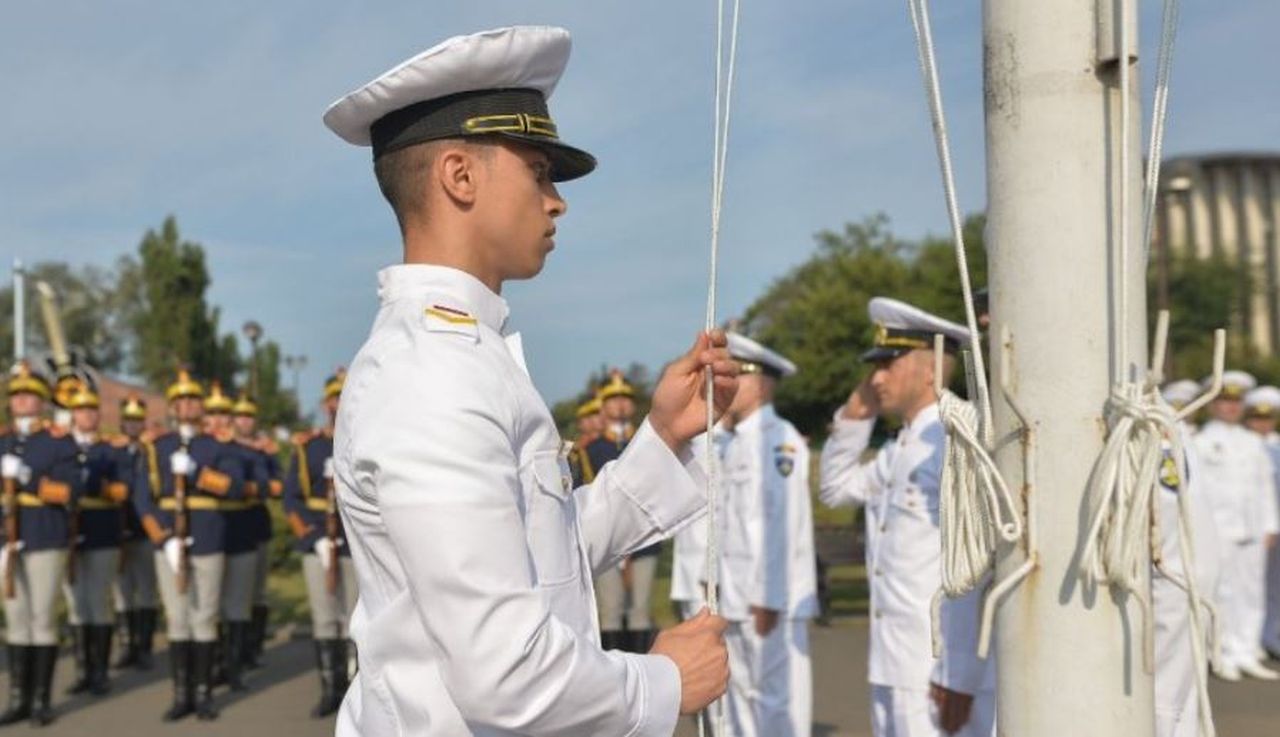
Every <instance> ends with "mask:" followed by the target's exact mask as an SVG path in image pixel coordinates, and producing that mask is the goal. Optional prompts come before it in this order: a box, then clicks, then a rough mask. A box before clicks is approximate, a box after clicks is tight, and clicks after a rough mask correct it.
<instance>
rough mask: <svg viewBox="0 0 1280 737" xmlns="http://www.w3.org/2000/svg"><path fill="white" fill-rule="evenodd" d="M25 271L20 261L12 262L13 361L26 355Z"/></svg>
mask: <svg viewBox="0 0 1280 737" xmlns="http://www.w3.org/2000/svg"><path fill="white" fill-rule="evenodd" d="M26 281H27V280H26V271H25V270H24V268H23V266H22V259H17V258H15V259H14V260H13V360H14V362H15V363H16V362H18V361H20V360H22V359H23V358H26V355H27V312H26V306H27V297H26Z"/></svg>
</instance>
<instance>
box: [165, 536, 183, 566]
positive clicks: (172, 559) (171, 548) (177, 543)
mask: <svg viewBox="0 0 1280 737" xmlns="http://www.w3.org/2000/svg"><path fill="white" fill-rule="evenodd" d="M182 546H183V541H182V540H179V539H178V538H176V537H171V538H169V539H168V540H165V541H164V559H165V560H166V561H168V562H169V567H170V568H172V569H173V573H174V575H177V573H178V568H179V567H180V566H181V565H182Z"/></svg>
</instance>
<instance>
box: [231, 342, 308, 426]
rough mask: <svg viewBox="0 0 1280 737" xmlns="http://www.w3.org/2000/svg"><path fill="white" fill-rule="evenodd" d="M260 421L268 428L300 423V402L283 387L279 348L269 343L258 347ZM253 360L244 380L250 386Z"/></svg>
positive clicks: (244, 383)
mask: <svg viewBox="0 0 1280 737" xmlns="http://www.w3.org/2000/svg"><path fill="white" fill-rule="evenodd" d="M257 361H258V397H257V404H258V418H259V424H260V425H261V426H262V427H264V428H266V427H268V426H273V425H285V426H292V425H294V424H296V423H297V421H298V402H297V399H296V398H295V397H294V396H293V393H292V392H290V391H287V390H285V389H284V388H283V387H281V385H280V378H281V377H280V361H281V352H280V345H279V344H278V343H276V342H275V341H274V340H268V341H266V342H265V343H263V344H262V345H261V346H259V347H258V358H257ZM252 363H253V358H252V357H250V358H249V359H248V360H247V361H246V362H245V380H244V382H243V384H242V385H243V386H245V387H248V386H249V384H250V378H249V377H251V376H252Z"/></svg>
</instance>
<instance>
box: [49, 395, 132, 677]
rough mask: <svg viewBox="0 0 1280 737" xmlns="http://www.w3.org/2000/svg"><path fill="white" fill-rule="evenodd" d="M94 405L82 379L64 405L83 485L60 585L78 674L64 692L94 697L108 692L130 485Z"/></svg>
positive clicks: (95, 400) (94, 398) (94, 397)
mask: <svg viewBox="0 0 1280 737" xmlns="http://www.w3.org/2000/svg"><path fill="white" fill-rule="evenodd" d="M98 404H99V402H98V394H97V392H95V391H94V390H93V387H92V386H91V385H90V383H89V382H88V380H82V381H81V382H80V385H79V386H78V387H77V389H76V391H75V392H74V393H73V394H72V395H71V397H70V400H69V401H68V405H67V406H68V407H69V408H70V409H71V438H72V439H73V440H74V441H75V444H76V448H77V449H78V453H77V454H76V459H77V461H78V462H79V464H80V468H81V473H82V474H83V475H84V479H85V485H84V493H83V494H82V495H80V497H79V498H78V499H77V500H76V502H75V505H74V506H73V507H72V509H71V511H70V514H71V528H72V533H71V537H72V548H71V553H70V555H71V556H73V559H72V560H71V561H70V563H69V565H68V566H67V581H66V583H65V584H64V588H65V591H66V597H67V612H68V619H69V621H70V624H71V627H72V630H71V631H72V633H73V638H72V639H73V640H74V642H75V662H76V666H77V670H78V671H79V672H78V674H77V678H76V681H75V683H73V684H72V686H71V688H69V689H68V690H67V693H71V694H76V693H83V692H86V691H87V692H89V693H90V694H92V695H94V696H102V695H104V694H106V693H107V691H108V690H109V689H110V683H109V681H108V678H107V672H108V667H109V664H110V662H111V633H112V629H114V627H113V624H112V621H113V619H114V613H113V612H112V611H111V584H112V582H113V581H114V580H115V577H116V571H117V570H118V569H119V566H120V532H121V530H120V520H121V509H122V508H123V506H124V504H125V503H127V502H128V500H129V486H128V481H127V479H123V478H121V477H120V474H119V469H118V466H117V462H116V461H117V455H118V453H117V451H118V450H119V446H117V445H116V444H113V443H112V442H108V441H107V440H106V439H104V438H102V437H100V436H99V434H98V422H99V419H100V417H101V415H100V413H99V407H98Z"/></svg>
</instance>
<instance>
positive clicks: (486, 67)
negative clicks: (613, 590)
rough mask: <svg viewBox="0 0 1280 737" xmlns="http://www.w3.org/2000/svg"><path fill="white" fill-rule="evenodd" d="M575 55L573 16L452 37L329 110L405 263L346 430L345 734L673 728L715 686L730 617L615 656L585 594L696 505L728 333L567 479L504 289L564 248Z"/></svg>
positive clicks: (729, 371) (729, 374)
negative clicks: (366, 154) (569, 88)
mask: <svg viewBox="0 0 1280 737" xmlns="http://www.w3.org/2000/svg"><path fill="white" fill-rule="evenodd" d="M568 54H569V34H568V32H567V31H564V30H563V29H559V28H551V27H543V26H539V27H518V28H506V29H499V30H495V31H488V32H484V33H479V34H475V35H471V36H461V37H456V38H453V39H451V40H448V41H445V42H444V43H442V44H440V45H439V46H436V47H434V48H432V49H430V50H428V51H426V52H424V53H422V54H419V55H418V56H416V57H414V58H413V59H411V60H409V61H407V62H405V63H403V64H401V65H399V66H397V67H395V68H394V69H392V70H391V71H389V72H387V73H386V74H384V75H382V76H380V77H379V78H377V79H375V80H374V81H372V82H370V83H369V84H368V85H366V86H364V87H362V88H360V89H358V90H356V91H355V92H352V93H351V94H349V95H347V96H345V97H343V98H342V99H341V100H339V101H337V102H336V103H334V104H333V105H332V106H331V107H330V108H329V110H328V112H327V113H326V114H325V121H326V123H327V124H328V125H329V127H330V128H331V129H333V130H334V131H335V132H337V133H338V134H339V135H340V136H341V137H342V138H344V139H345V140H347V141H349V142H352V143H356V144H360V145H370V144H371V145H372V147H373V158H374V171H375V175H376V176H377V178H378V181H379V185H380V187H381V189H382V191H383V193H384V194H385V195H386V197H387V199H388V201H389V202H390V203H391V206H392V209H393V211H394V212H395V214H396V217H397V219H398V220H399V224H400V229H401V233H402V236H403V245H404V261H405V263H404V264H403V265H397V266H392V267H390V268H387V269H385V270H384V271H382V272H381V273H380V275H379V294H380V299H381V307H380V310H379V313H378V316H377V318H376V320H375V322H374V327H373V330H372V332H371V333H370V335H369V337H368V339H367V341H366V342H365V344H364V346H363V347H362V348H361V349H360V352H359V353H358V354H357V356H356V359H355V361H354V362H353V363H352V365H351V368H350V373H349V374H348V376H347V381H346V384H345V386H344V388H343V394H342V405H341V408H340V409H339V414H338V421H337V425H336V432H335V435H334V457H333V461H334V464H333V465H334V475H335V480H336V485H337V493H338V499H339V504H340V506H341V509H342V517H343V520H344V521H345V522H346V524H347V527H346V529H347V534H348V540H349V542H350V544H351V549H352V550H351V552H352V558H353V560H354V562H355V569H356V576H357V580H358V582H359V589H360V597H359V600H358V602H357V604H356V611H355V614H353V615H352V626H351V634H352V637H353V639H354V640H355V642H356V645H357V647H358V649H359V655H360V671H359V672H358V673H357V674H356V677H355V679H354V680H353V682H352V686H351V690H350V691H349V693H348V694H347V697H346V699H344V700H343V702H342V707H341V710H340V711H339V715H338V726H337V734H338V735H340V736H341V737H352V736H354V735H357V734H359V735H362V736H363V737H380V736H382V735H395V734H413V735H417V736H419V737H423V736H432V735H450V736H453V735H486V736H488V737H497V736H498V735H517V734H575V735H624V734H625V735H631V737H652V736H656V735H663V736H664V737H666V736H668V735H671V734H672V733H673V732H674V730H675V725H676V721H677V718H678V714H679V713H681V712H685V713H691V712H696V711H698V710H701V709H702V708H703V707H704V706H706V704H708V703H709V702H710V701H711V700H712V699H714V698H715V697H716V696H718V695H719V694H720V693H721V692H722V691H723V685H724V680H725V678H726V677H727V674H726V672H725V653H724V649H723V644H722V643H721V637H720V632H722V631H723V627H724V622H723V620H720V619H719V618H716V617H712V616H711V615H709V614H705V615H703V616H700V617H698V618H696V619H694V620H692V621H690V622H686V623H684V624H682V625H677V626H676V628H674V631H669V632H664V633H663V634H662V635H660V636H659V637H658V639H657V641H656V643H655V645H654V648H653V651H652V652H651V653H649V654H633V653H621V652H616V651H615V652H606V651H604V650H602V649H601V647H600V641H599V639H598V638H599V634H598V630H597V625H596V619H595V614H594V608H595V602H594V597H593V593H592V588H591V576H592V574H593V573H594V572H598V571H603V570H606V569H608V568H610V567H612V566H614V565H616V563H617V562H618V561H619V560H620V559H621V558H622V557H623V556H625V555H626V554H628V553H630V552H632V551H634V550H636V549H637V548H640V547H644V546H646V545H651V544H653V543H656V542H658V541H659V540H661V539H663V538H665V537H668V536H670V535H671V534H672V533H674V532H675V531H676V530H677V529H679V527H680V526H682V525H684V524H687V523H690V522H693V521H694V520H695V519H696V518H697V517H699V516H700V515H701V514H702V512H703V509H704V506H705V501H704V497H703V489H702V486H701V482H702V481H703V480H702V479H701V476H700V472H699V470H698V466H697V464H696V462H695V461H694V460H693V459H692V458H690V457H689V456H688V455H687V453H688V443H689V440H690V439H691V438H693V437H694V436H695V435H698V434H700V433H701V431H702V429H705V427H706V416H707V408H706V406H705V405H704V400H703V399H702V396H703V394H702V391H703V388H702V386H701V384H702V383H703V382H704V380H710V381H713V382H714V383H713V388H714V389H715V390H716V391H715V392H714V393H713V397H714V399H715V402H716V404H717V405H718V407H719V409H721V410H722V409H723V408H724V407H725V406H727V405H728V403H729V402H730V401H731V399H732V394H733V391H734V387H735V380H734V376H733V373H734V365H733V363H732V362H731V361H730V360H729V357H728V354H727V353H726V351H725V350H724V348H723V344H724V337H723V335H721V334H718V333H717V334H713V335H711V336H707V335H701V336H699V338H698V342H697V344H696V346H695V348H694V349H693V350H691V351H690V352H689V353H688V354H686V355H685V356H683V357H681V358H680V359H678V360H676V361H674V362H673V363H672V364H670V365H669V366H668V368H667V370H666V373H665V374H664V376H663V378H662V380H661V381H660V382H659V384H658V387H657V389H656V391H655V393H654V400H653V410H652V412H651V413H650V415H649V418H648V420H647V421H646V422H644V423H642V424H641V426H640V429H639V430H638V431H637V432H636V433H635V437H633V438H632V439H631V442H630V444H629V445H628V447H627V450H626V451H625V452H624V453H623V454H622V456H621V457H620V458H618V460H617V461H616V462H614V463H611V464H609V466H608V467H606V468H601V469H597V475H596V478H595V482H594V483H593V484H591V485H589V486H587V487H583V488H581V489H578V490H575V489H573V487H572V481H571V479H570V474H569V466H568V462H567V458H566V456H567V453H568V448H566V447H565V444H564V443H563V442H562V440H561V437H560V434H559V432H558V431H557V429H556V426H555V421H554V420H553V418H552V416H551V412H550V411H549V410H548V409H547V406H546V403H545V402H544V401H543V399H542V398H541V396H540V395H539V394H538V391H537V389H535V388H534V386H533V382H532V380H531V379H530V378H529V374H528V371H527V369H526V364H525V359H524V351H523V348H522V342H521V337H520V334H519V333H517V332H515V330H514V329H513V324H512V323H513V321H512V320H510V313H509V310H508V307H507V303H506V302H505V301H504V300H503V298H502V297H501V296H499V293H500V292H501V290H502V285H503V283H504V282H505V281H507V280H512V279H528V278H532V277H533V276H534V275H536V274H537V273H538V272H539V271H540V270H541V268H542V265H543V262H544V260H545V258H546V256H547V254H548V253H549V252H550V251H551V249H552V247H553V246H554V241H553V239H552V236H553V234H554V232H555V220H556V218H557V217H559V216H560V215H561V214H562V213H563V212H564V210H565V203H564V200H563V199H561V197H560V195H559V193H558V191H557V189H556V182H560V181H565V180H569V179H573V178H576V177H580V176H583V175H585V174H586V173H588V172H590V171H591V170H592V168H594V166H595V160H594V159H593V158H592V157H591V156H590V155H589V154H587V153H585V152H582V151H580V150H578V149H575V148H572V147H570V146H568V145H566V144H565V143H563V142H561V140H560V138H559V134H558V131H557V128H556V125H555V123H554V122H553V121H552V119H551V117H550V114H549V112H548V110H547V96H548V95H549V94H550V92H551V89H552V88H553V87H554V86H555V84H556V81H557V80H558V79H559V77H560V74H561V72H562V71H563V69H564V67H565V64H566V62H567V60H568ZM708 367H710V368H711V369H712V371H711V372H707V371H706V369H707V368H708ZM708 374H710V376H709V377H708V378H706V379H704V376H707V375H708ZM700 428H701V429H700Z"/></svg>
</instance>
